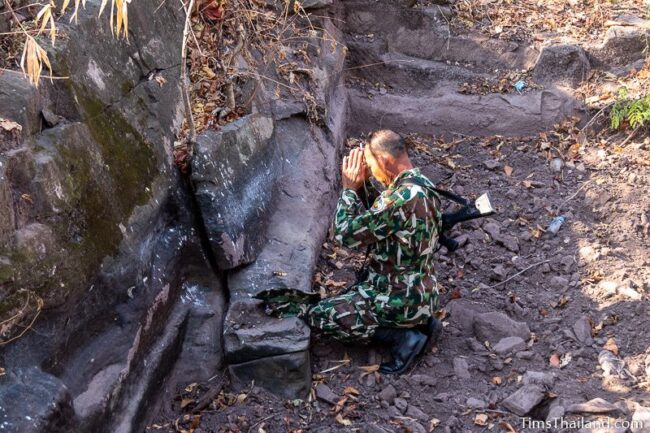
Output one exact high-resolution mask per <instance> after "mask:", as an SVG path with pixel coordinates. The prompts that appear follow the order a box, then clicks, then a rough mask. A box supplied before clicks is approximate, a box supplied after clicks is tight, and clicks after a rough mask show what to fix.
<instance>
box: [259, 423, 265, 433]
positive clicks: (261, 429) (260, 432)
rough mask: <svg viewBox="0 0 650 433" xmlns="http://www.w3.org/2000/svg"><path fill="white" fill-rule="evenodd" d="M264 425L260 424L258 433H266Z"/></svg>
mask: <svg viewBox="0 0 650 433" xmlns="http://www.w3.org/2000/svg"><path fill="white" fill-rule="evenodd" d="M264 425H265V424H264V423H262V424H260V426H259V427H258V428H257V433H266V430H264Z"/></svg>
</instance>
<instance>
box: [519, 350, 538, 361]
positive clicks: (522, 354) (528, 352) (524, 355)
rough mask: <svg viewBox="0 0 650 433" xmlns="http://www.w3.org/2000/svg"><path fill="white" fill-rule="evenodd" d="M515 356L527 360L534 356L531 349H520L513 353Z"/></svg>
mask: <svg viewBox="0 0 650 433" xmlns="http://www.w3.org/2000/svg"><path fill="white" fill-rule="evenodd" d="M515 356H516V357H517V358H518V359H525V360H529V359H533V357H534V356H535V352H533V351H532V350H524V351H521V352H517V353H516V354H515Z"/></svg>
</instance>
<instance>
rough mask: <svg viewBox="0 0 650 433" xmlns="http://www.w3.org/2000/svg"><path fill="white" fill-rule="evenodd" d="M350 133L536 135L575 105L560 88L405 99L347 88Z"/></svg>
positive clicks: (444, 93) (427, 93)
mask: <svg viewBox="0 0 650 433" xmlns="http://www.w3.org/2000/svg"><path fill="white" fill-rule="evenodd" d="M349 95H350V107H351V111H352V112H354V113H355V121H354V122H353V123H351V124H350V128H349V133H350V134H351V135H355V134H357V135H358V134H361V133H367V132H369V131H372V130H375V129H378V128H390V129H394V130H396V131H399V132H404V133H408V132H421V133H427V134H434V135H439V134H446V133H449V134H464V135H472V136H489V135H504V136H523V135H534V134H536V133H538V132H540V131H543V130H546V129H549V128H550V127H551V126H552V125H553V124H554V123H556V122H558V121H559V120H561V119H563V118H565V117H567V116H570V115H574V114H575V111H576V109H577V108H578V107H579V103H578V102H577V101H575V100H573V99H572V98H571V97H570V96H568V95H566V94H564V93H563V92H561V91H559V90H542V91H531V92H526V93H523V94H518V93H512V94H489V95H465V94H460V93H458V92H456V90H455V89H446V91H445V89H444V88H438V89H435V90H434V91H421V92H419V93H412V94H409V95H400V94H392V93H386V94H381V93H379V92H372V93H371V94H369V93H368V92H365V91H361V90H356V89H350V90H349Z"/></svg>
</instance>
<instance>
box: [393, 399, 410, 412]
mask: <svg viewBox="0 0 650 433" xmlns="http://www.w3.org/2000/svg"><path fill="white" fill-rule="evenodd" d="M394 404H395V407H396V408H397V410H399V411H400V412H402V413H404V412H406V408H408V406H409V404H408V402H407V401H406V400H405V399H403V398H396V399H395V401H394Z"/></svg>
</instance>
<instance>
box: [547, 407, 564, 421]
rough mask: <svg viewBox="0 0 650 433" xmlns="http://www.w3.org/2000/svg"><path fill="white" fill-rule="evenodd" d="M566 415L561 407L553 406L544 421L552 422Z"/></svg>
mask: <svg viewBox="0 0 650 433" xmlns="http://www.w3.org/2000/svg"><path fill="white" fill-rule="evenodd" d="M565 413H566V410H565V409H564V407H562V406H559V405H557V406H553V407H552V408H551V409H550V410H549V411H548V415H546V421H553V420H556V419H559V418H562V417H563V416H564V414H565Z"/></svg>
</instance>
